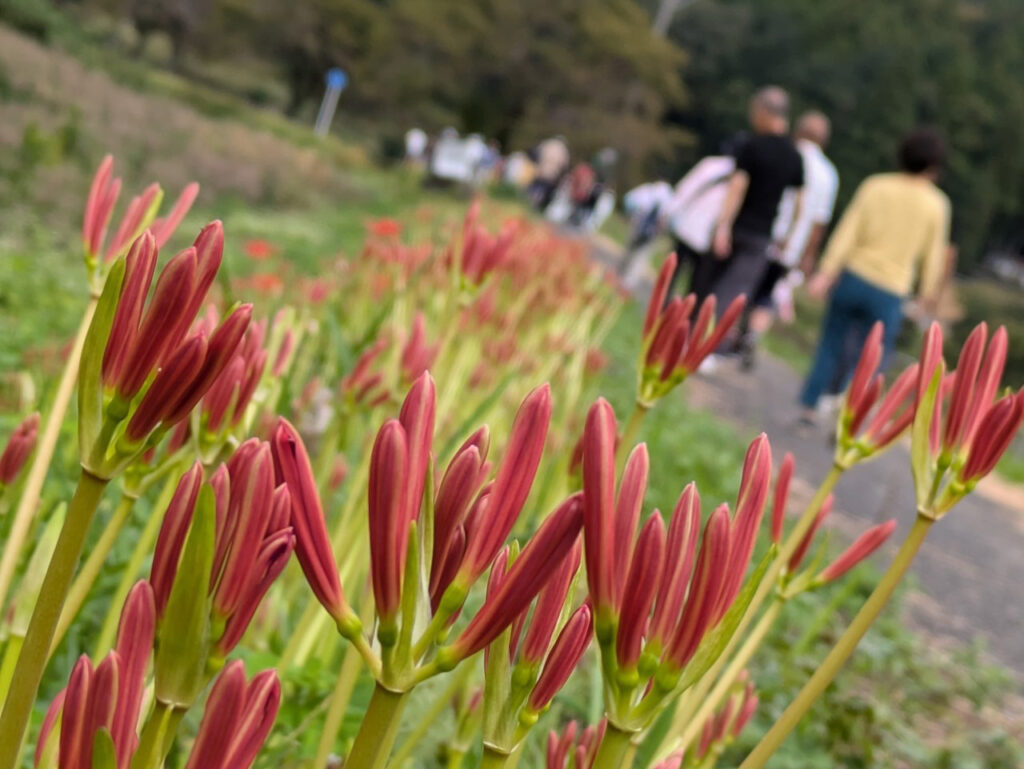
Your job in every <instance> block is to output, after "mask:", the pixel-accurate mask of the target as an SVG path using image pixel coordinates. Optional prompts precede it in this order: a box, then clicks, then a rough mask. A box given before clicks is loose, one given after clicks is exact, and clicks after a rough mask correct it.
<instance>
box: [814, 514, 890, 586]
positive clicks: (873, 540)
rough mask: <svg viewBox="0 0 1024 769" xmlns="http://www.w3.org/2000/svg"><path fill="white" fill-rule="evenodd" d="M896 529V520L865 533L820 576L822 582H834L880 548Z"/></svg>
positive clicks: (874, 527) (881, 524)
mask: <svg viewBox="0 0 1024 769" xmlns="http://www.w3.org/2000/svg"><path fill="white" fill-rule="evenodd" d="M895 529H896V519H895V518H893V519H892V520H889V521H886V522H885V523H880V524H878V525H877V526H873V527H872V528H870V529H868V530H867V531H865V532H864V533H863V534H861V535H860V536H859V537H857V539H856V540H855V541H854V543H853V544H852V545H850V546H849V547H848V548H847V549H846V550H844V551H843V553H842V555H840V556H839V557H838V558H836V560H835V561H833V562H832V563H831V564H830V565H829V566H827V567H826V568H825V570H824V571H822V572H821V574H820V575H819V576H818V579H820V580H821V581H822V582H833V581H835V580H837V579H839V578H840V577H841V576H843V575H844V574H846V572H848V571H849V570H850V569H852V568H853V567H854V566H856V565H857V564H858V563H860V562H861V561H863V560H864V559H865V558H867V557H868V556H869V555H871V554H872V553H873V552H875V551H876V550H877V549H878V548H880V547H881V546H882V545H883V544H884V542H885V541H886V540H887V539H888V538H889V536H890V535H891V534H892V533H893V531H894V530H895Z"/></svg>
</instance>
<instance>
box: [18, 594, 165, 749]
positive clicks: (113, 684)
mask: <svg viewBox="0 0 1024 769" xmlns="http://www.w3.org/2000/svg"><path fill="white" fill-rule="evenodd" d="M155 623H156V618H155V608H154V603H153V592H152V590H151V588H150V586H149V583H147V582H145V581H144V580H143V581H140V582H138V583H137V584H136V585H135V587H133V588H132V590H131V592H130V593H129V594H128V598H127V600H126V601H125V605H124V609H123V610H122V612H121V621H120V625H119V626H118V631H117V645H116V647H115V649H114V651H112V652H110V654H108V655H107V656H106V658H104V660H103V661H102V662H101V663H100V664H99V665H98V666H97V667H96V668H95V669H94V668H93V666H92V663H91V662H90V660H89V658H88V657H86V656H83V657H82V658H81V659H79V661H78V663H77V664H76V665H75V667H74V670H73V671H72V673H71V678H70V680H69V682H68V686H67V689H65V690H64V691H62V692H61V693H60V694H59V695H58V696H57V698H56V699H55V700H54V701H53V704H52V705H51V706H50V709H49V711H48V712H47V715H46V718H45V719H44V720H43V726H42V728H41V730H40V733H39V740H38V742H37V745H36V753H35V764H36V766H40V765H42V763H43V757H44V756H45V755H46V754H47V753H49V751H50V749H49V747H48V745H47V743H48V741H49V739H50V735H51V732H52V730H53V727H54V726H56V725H57V723H58V720H59V723H60V738H59V742H60V747H59V750H58V763H57V766H58V767H59V769H89V768H90V767H92V766H94V762H93V751H94V747H95V746H97V745H98V744H99V743H100V742H102V743H103V744H104V746H105V747H106V748H108V749H109V750H110V758H111V760H112V761H113V764H109V765H110V766H114V767H116V769H128V767H129V765H130V763H131V759H132V756H133V755H134V753H135V750H136V748H137V747H138V744H139V738H138V734H137V732H136V729H137V727H138V723H139V716H140V709H141V706H142V695H143V692H144V690H145V683H146V669H147V667H148V665H149V657H150V654H151V652H152V648H153V637H154V627H155ZM105 765H106V764H105Z"/></svg>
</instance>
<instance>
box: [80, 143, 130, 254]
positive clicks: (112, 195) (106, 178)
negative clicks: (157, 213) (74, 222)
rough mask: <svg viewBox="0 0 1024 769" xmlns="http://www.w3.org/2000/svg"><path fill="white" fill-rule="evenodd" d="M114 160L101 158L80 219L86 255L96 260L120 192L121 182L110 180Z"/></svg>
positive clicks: (109, 156) (108, 157) (109, 157)
mask: <svg viewBox="0 0 1024 769" xmlns="http://www.w3.org/2000/svg"><path fill="white" fill-rule="evenodd" d="M113 168H114V158H113V157H112V156H111V155H107V156H106V157H104V158H103V161H102V162H101V163H100V166H99V168H97V169H96V174H95V176H93V179H92V185H91V186H90V187H89V196H88V197H87V198H86V201H85V214H84V215H83V217H82V243H83V244H84V246H85V252H86V255H87V256H89V257H90V258H93V259H95V258H97V257H98V256H99V254H100V250H101V249H102V248H103V239H104V238H105V237H106V234H107V224H108V223H109V222H110V214H111V212H113V210H114V204H115V203H116V202H117V197H118V195H119V194H120V192H121V180H120V179H112V178H111V177H112V176H113Z"/></svg>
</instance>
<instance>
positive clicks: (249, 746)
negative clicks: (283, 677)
mask: <svg viewBox="0 0 1024 769" xmlns="http://www.w3.org/2000/svg"><path fill="white" fill-rule="evenodd" d="M280 707H281V682H280V681H279V680H278V677H277V673H276V672H275V671H273V670H264V671H263V672H262V673H258V674H257V675H255V676H254V677H253V679H252V680H251V681H249V682H246V680H245V666H244V665H243V664H242V662H241V660H235V661H234V662H232V663H230V664H229V665H228V666H227V667H225V668H224V670H223V671H222V672H221V674H220V676H218V678H217V680H216V681H215V682H214V684H213V687H212V688H211V689H210V696H209V698H208V699H207V700H206V708H205V710H204V711H203V720H202V722H200V724H199V734H197V735H196V741H195V743H193V745H192V751H191V753H189V758H188V763H187V764H185V769H249V767H250V766H252V764H253V761H255V760H256V756H257V754H258V753H259V752H260V748H261V747H263V743H264V741H265V740H266V739H267V735H268V734H269V733H270V728H271V727H272V726H273V725H274V719H275V718H276V717H277V711H278V709H279V708H280ZM119 769H120V768H119Z"/></svg>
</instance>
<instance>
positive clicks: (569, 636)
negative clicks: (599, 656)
mask: <svg viewBox="0 0 1024 769" xmlns="http://www.w3.org/2000/svg"><path fill="white" fill-rule="evenodd" d="M592 632H593V628H592V623H591V617H590V607H589V606H587V605H585V604H584V605H583V606H581V607H580V608H578V609H577V610H576V611H575V612H574V613H573V615H572V616H571V617H569V620H568V622H566V623H565V627H564V628H562V632H561V633H559V634H558V639H557V640H556V641H555V645H554V646H553V647H552V648H551V653H550V654H548V658H547V661H546V662H545V663H544V670H543V671H542V672H541V674H540V678H538V679H537V683H536V684H535V685H534V687H533V690H532V691H531V692H530V696H529V698H528V700H527V705H528V707H529V708H530V709H531V710H533V711H535V712H538V713H539V712H540V711H542V710H544V708H546V707H547V706H548V704H549V703H550V702H551V700H553V699H554V697H555V695H556V694H558V692H559V690H560V689H561V688H562V687H563V686H565V682H566V681H568V680H569V676H570V675H572V671H573V670H575V669H576V665H577V664H579V661H580V659H582V657H583V653H584V652H586V650H587V646H589V644H590V636H591V633H592Z"/></svg>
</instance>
